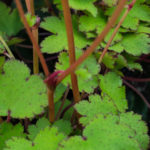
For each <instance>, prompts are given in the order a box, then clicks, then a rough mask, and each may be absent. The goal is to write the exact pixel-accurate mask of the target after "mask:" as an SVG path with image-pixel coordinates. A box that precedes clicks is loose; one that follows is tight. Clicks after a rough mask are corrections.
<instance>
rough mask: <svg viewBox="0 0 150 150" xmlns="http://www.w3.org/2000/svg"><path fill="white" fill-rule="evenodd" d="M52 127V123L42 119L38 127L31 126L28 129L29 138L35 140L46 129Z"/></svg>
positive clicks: (37, 123)
mask: <svg viewBox="0 0 150 150" xmlns="http://www.w3.org/2000/svg"><path fill="white" fill-rule="evenodd" d="M48 126H50V122H49V121H48V120H47V119H46V118H41V119H39V120H38V121H37V122H36V125H30V126H29V127H28V132H29V134H28V137H29V139H30V140H34V139H35V137H36V136H37V134H39V132H40V131H41V130H43V129H44V128H46V127H48Z"/></svg>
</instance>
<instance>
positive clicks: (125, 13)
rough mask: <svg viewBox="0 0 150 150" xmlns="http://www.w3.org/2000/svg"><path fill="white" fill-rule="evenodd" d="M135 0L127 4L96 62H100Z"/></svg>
mask: <svg viewBox="0 0 150 150" xmlns="http://www.w3.org/2000/svg"><path fill="white" fill-rule="evenodd" d="M135 2H136V0H132V2H131V4H129V5H128V8H127V10H126V11H125V12H124V14H123V16H122V18H121V19H120V21H119V23H118V24H117V26H116V28H115V30H114V32H113V34H112V36H111V37H110V39H109V41H108V43H107V45H106V47H105V49H104V51H103V52H102V54H101V56H100V58H99V60H98V63H101V62H102V59H103V58H104V56H105V54H106V52H107V51H108V48H109V46H110V44H111V42H112V40H113V39H114V37H115V36H116V34H117V32H118V30H119V28H120V26H121V25H122V23H123V22H124V20H125V18H126V17H127V15H128V13H129V12H130V10H131V8H132V7H133V5H134V3H135ZM131 5H132V7H131Z"/></svg>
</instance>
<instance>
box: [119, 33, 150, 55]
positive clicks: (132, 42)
mask: <svg viewBox="0 0 150 150" xmlns="http://www.w3.org/2000/svg"><path fill="white" fill-rule="evenodd" d="M149 42H150V40H149V36H148V35H146V34H143V33H141V34H126V35H125V36H124V38H123V40H122V41H121V45H122V46H123V47H124V49H125V51H126V52H128V53H129V54H132V55H134V56H140V55H141V54H148V53H150V45H149Z"/></svg>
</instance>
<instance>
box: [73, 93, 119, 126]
mask: <svg viewBox="0 0 150 150" xmlns="http://www.w3.org/2000/svg"><path fill="white" fill-rule="evenodd" d="M75 109H76V110H77V112H78V113H80V114H81V115H82V117H81V118H80V123H82V124H83V125H84V126H85V125H87V124H88V123H89V122H90V121H91V120H93V118H94V117H96V116H97V115H98V114H103V115H105V116H106V115H108V114H117V109H116V107H115V105H114V103H113V101H112V100H110V99H109V97H107V96H105V97H103V99H102V98H101V97H100V96H99V95H97V94H95V95H90V96H89V102H88V101H85V100H84V101H81V102H80V103H78V104H76V105H75Z"/></svg>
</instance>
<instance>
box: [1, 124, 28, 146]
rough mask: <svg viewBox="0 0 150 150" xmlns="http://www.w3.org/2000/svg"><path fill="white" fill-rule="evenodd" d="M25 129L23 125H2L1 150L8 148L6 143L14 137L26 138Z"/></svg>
mask: <svg viewBox="0 0 150 150" xmlns="http://www.w3.org/2000/svg"><path fill="white" fill-rule="evenodd" d="M23 132H24V128H23V126H22V125H21V124H17V125H15V126H13V125H12V124H10V123H6V122H3V123H2V124H0V149H3V148H4V147H5V146H6V141H7V140H8V139H11V138H12V137H25V134H24V133H23Z"/></svg>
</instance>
